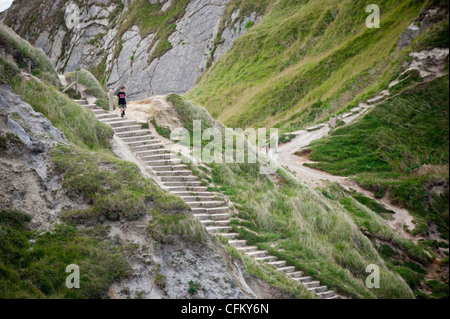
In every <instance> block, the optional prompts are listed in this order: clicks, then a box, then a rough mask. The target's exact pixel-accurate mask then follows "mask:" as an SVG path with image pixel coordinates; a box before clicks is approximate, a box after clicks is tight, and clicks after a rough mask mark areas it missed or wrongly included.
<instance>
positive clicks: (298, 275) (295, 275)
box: [288, 271, 304, 278]
mask: <svg viewBox="0 0 450 319" xmlns="http://www.w3.org/2000/svg"><path fill="white" fill-rule="evenodd" d="M288 275H289V276H290V277H292V278H302V277H303V275H304V274H303V271H295V272H291V273H289V274H288Z"/></svg>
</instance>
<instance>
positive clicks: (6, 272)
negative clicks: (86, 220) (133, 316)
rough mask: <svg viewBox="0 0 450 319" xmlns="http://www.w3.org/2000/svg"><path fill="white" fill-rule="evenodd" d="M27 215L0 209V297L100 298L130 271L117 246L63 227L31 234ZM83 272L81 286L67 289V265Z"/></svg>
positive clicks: (69, 227)
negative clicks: (0, 252)
mask: <svg viewBox="0 0 450 319" xmlns="http://www.w3.org/2000/svg"><path fill="white" fill-rule="evenodd" d="M30 220H31V217H30V215H27V214H24V213H21V212H15V211H4V210H2V211H0V249H1V251H2V258H1V260H0V298H2V299H23V298H26V299H29V298H33V299H34V298H36V299H41V298H49V299H55V298H56V299H60V298H61V299H63V298H64V299H67V298H68V299H74V298H77V299H86V298H92V299H95V298H102V297H104V295H105V292H106V290H107V288H108V287H109V285H110V284H111V283H113V282H114V281H117V280H120V279H123V278H125V277H127V276H128V275H129V274H130V273H131V267H130V265H129V264H128V262H127V261H126V260H125V259H124V257H123V251H122V249H121V248H120V247H114V246H113V245H111V244H110V243H109V242H108V241H105V240H102V239H101V238H97V237H95V236H92V235H89V234H88V233H87V232H85V231H80V230H78V229H76V228H74V227H72V226H68V225H65V224H57V225H54V226H53V227H52V228H51V229H50V230H48V231H46V232H44V233H38V232H35V231H30V230H29V228H28V227H27V223H28V222H29V221H30ZM71 264H75V265H78V266H79V267H80V269H81V272H80V288H79V289H69V288H67V287H66V284H65V283H66V278H67V277H68V276H69V275H70V273H66V272H65V271H66V267H67V266H68V265H71Z"/></svg>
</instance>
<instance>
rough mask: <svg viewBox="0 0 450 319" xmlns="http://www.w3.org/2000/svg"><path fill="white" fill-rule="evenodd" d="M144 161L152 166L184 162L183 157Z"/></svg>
mask: <svg viewBox="0 0 450 319" xmlns="http://www.w3.org/2000/svg"><path fill="white" fill-rule="evenodd" d="M144 163H145V164H147V165H148V166H151V167H152V168H153V167H154V166H173V165H179V164H181V163H183V162H182V160H181V159H179V158H175V159H167V160H156V161H145V160H144Z"/></svg>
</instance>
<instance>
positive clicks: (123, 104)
mask: <svg viewBox="0 0 450 319" xmlns="http://www.w3.org/2000/svg"><path fill="white" fill-rule="evenodd" d="M117 104H119V108H120V116H121V117H122V118H123V117H124V116H125V111H126V109H127V94H126V93H125V87H124V86H121V87H120V92H119V93H117Z"/></svg>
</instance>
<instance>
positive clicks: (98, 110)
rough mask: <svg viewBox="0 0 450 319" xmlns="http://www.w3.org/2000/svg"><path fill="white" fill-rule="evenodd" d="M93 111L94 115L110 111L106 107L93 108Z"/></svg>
mask: <svg viewBox="0 0 450 319" xmlns="http://www.w3.org/2000/svg"><path fill="white" fill-rule="evenodd" d="M92 113H94V115H100V114H108V112H107V111H105V110H104V109H95V110H92Z"/></svg>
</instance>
